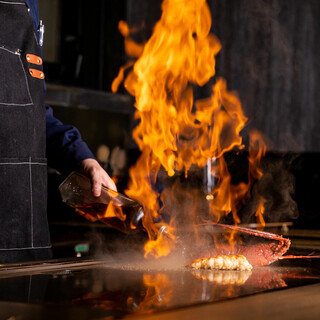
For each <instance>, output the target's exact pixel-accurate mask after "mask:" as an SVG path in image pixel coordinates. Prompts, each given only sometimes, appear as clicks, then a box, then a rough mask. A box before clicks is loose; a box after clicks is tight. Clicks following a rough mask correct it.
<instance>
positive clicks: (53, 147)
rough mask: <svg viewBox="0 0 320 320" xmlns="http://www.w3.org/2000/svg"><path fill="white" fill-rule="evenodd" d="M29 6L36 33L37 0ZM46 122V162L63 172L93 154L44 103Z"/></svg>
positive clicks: (66, 171)
mask: <svg viewBox="0 0 320 320" xmlns="http://www.w3.org/2000/svg"><path fill="white" fill-rule="evenodd" d="M25 2H26V4H27V6H28V7H29V8H30V14H31V17H32V20H33V24H34V28H35V30H36V34H37V36H38V37H39V33H38V32H37V30H38V28H39V23H40V22H39V8H38V2H37V0H25ZM46 124H47V131H46V137H47V149H46V153H47V158H48V164H49V165H50V166H51V167H53V168H55V169H57V170H58V171H60V172H61V173H63V174H68V173H69V172H70V171H73V170H76V169H77V168H78V167H79V165H80V164H81V162H82V161H83V160H84V159H88V158H92V159H94V155H93V154H92V152H91V151H90V149H89V148H88V146H87V144H86V143H85V142H84V141H83V140H82V139H81V136H80V133H79V131H78V130H77V129H76V128H75V127H73V126H70V125H65V124H63V123H62V122H61V121H59V120H58V119H57V118H55V117H54V116H53V112H52V109H51V108H50V107H49V106H47V105H46Z"/></svg>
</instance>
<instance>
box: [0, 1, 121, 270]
mask: <svg viewBox="0 0 320 320" xmlns="http://www.w3.org/2000/svg"><path fill="white" fill-rule="evenodd" d="M42 41H43V26H42V25H41V24H40V22H39V18H38V5H37V2H36V0H26V1H23V0H5V1H1V0H0V264H1V263H9V262H18V261H19V262H20V261H30V260H38V259H47V258H50V254H51V250H50V247H51V245H50V237H49V229H48V222H47V216H46V200H47V199H46V197H47V189H46V188H47V161H48V164H49V165H50V166H52V167H54V168H56V169H57V170H58V171H60V172H61V173H62V174H68V173H69V172H71V171H72V170H79V171H81V172H82V173H84V174H86V175H87V176H89V177H90V179H91V182H92V192H93V194H94V195H95V196H99V195H100V192H101V185H102V184H103V185H106V186H108V187H110V188H112V189H115V190H116V186H115V184H114V183H113V181H112V180H111V178H110V177H109V176H108V174H107V173H106V172H105V171H104V170H103V169H102V168H101V167H100V165H99V163H98V162H97V161H96V160H95V159H94V156H93V154H92V153H91V151H90V150H89V149H88V147H87V145H86V143H85V142H83V141H82V139H81V137H80V134H79V131H78V130H77V129H76V128H74V127H72V126H69V125H64V124H62V123H61V122H60V121H59V120H57V119H56V118H54V116H53V114H52V109H51V108H50V107H48V106H45V105H44V102H43V100H44V78H45V75H44V73H43V68H42V59H41V45H42Z"/></svg>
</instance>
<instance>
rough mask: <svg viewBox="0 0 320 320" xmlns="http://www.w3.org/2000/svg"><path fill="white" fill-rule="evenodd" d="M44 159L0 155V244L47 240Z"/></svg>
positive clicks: (18, 245) (31, 244) (9, 246)
mask: <svg viewBox="0 0 320 320" xmlns="http://www.w3.org/2000/svg"><path fill="white" fill-rule="evenodd" d="M46 177H47V167H46V159H35V158H33V159H31V158H29V159H25V158H13V159H12V158H11V159H0V188H1V190H0V220H1V225H0V229H1V230H0V248H1V249H15V248H18V249H30V248H39V247H43V246H48V245H49V244H50V240H49V231H48V222H47V216H46V201H47V179H46Z"/></svg>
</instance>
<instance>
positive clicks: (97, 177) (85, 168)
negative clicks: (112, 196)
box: [79, 159, 117, 197]
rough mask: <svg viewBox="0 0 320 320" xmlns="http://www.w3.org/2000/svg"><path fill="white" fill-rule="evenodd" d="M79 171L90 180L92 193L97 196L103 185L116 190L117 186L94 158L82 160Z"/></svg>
mask: <svg viewBox="0 0 320 320" xmlns="http://www.w3.org/2000/svg"><path fill="white" fill-rule="evenodd" d="M79 171H80V172H81V173H83V174H85V175H86V176H88V177H89V178H90V180H91V185H92V194H93V195H94V196H95V197H99V196H100V194H101V186H102V185H104V186H106V187H108V188H110V189H113V190H115V191H117V187H116V185H115V183H114V182H113V180H112V179H111V178H110V176H109V175H108V174H107V173H106V172H105V170H104V169H103V168H102V167H101V166H100V164H99V163H98V161H97V160H95V159H85V160H83V161H82V163H81V165H80V168H79Z"/></svg>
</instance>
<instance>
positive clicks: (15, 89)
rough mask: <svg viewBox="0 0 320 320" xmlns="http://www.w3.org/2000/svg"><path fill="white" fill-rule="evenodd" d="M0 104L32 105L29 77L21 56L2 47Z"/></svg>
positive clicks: (0, 46)
mask: <svg viewBox="0 0 320 320" xmlns="http://www.w3.org/2000/svg"><path fill="white" fill-rule="evenodd" d="M0 57H1V59H0V70H1V72H0V86H1V90H0V104H1V105H7V106H27V105H32V99H31V95H30V91H29V86H28V82H27V76H26V72H25V69H24V67H23V64H22V60H21V54H20V53H17V52H15V50H11V49H8V48H6V47H5V46H2V45H0Z"/></svg>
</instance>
